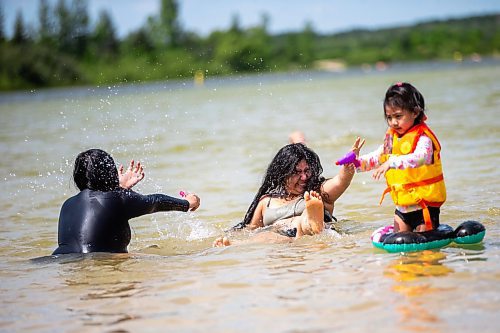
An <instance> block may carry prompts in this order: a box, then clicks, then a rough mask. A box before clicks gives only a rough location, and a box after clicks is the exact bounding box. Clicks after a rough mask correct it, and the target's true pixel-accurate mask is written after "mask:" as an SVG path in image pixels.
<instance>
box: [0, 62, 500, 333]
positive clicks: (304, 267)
mask: <svg viewBox="0 0 500 333" xmlns="http://www.w3.org/2000/svg"><path fill="white" fill-rule="evenodd" d="M498 77H500V67H499V66H498V63H497V62H492V63H490V64H476V65H470V66H448V67H446V66H441V67H440V66H437V67H436V66H422V67H418V68H411V69H405V68H396V69H389V70H388V71H386V72H373V73H363V72H360V71H353V72H348V73H345V74H325V73H301V74H293V73H292V74H287V75H274V76H266V75H261V76H253V77H249V78H245V77H240V78H231V79H225V80H210V79H209V80H208V81H207V83H206V85H205V86H204V87H195V86H193V85H192V83H191V82H179V83H175V84H171V83H157V84H154V85H147V86H126V87H114V86H110V87H94V88H78V89H57V90H46V91H34V92H28V93H24V94H10V95H9V94H7V95H6V94H3V95H1V96H0V99H2V100H1V101H0V116H1V119H2V121H1V123H0V139H1V141H0V155H1V156H2V159H1V160H0V172H1V175H2V176H1V182H2V189H3V191H2V194H1V201H0V223H1V228H0V245H1V247H0V255H1V257H2V262H1V264H0V279H1V286H0V292H1V296H0V301H1V303H2V309H3V311H2V313H1V314H0V330H2V331H6V332H7V331H8V332H13V331H22V332H54V331H68V332H81V331H86V332H93V331H95V332H103V331H109V332H110V331H130V332H137V331H140V332H149V331H151V332H157V331H165V330H168V331H175V332H206V331H208V330H217V331H222V332H259V331H264V330H266V331H269V332H303V331H312V332H332V331H341V332H360V331H368V330H369V331H370V332H415V331H425V332H450V331H456V332H471V331H482V332H495V331H496V330H497V327H498V326H499V324H500V321H499V319H498V311H499V310H500V290H499V287H498V285H499V282H500V261H499V260H498V258H499V256H500V242H499V241H498V239H499V233H500V228H499V224H498V216H499V215H500V206H499V204H498V196H499V192H500V191H499V182H498V179H500V171H499V169H498V168H497V164H498V161H499V157H500V144H499V133H500V117H498V110H499V106H500V84H499V81H498ZM396 81H409V82H412V83H414V84H415V85H416V86H417V87H418V88H419V89H420V90H421V92H422V93H423V95H424V97H425V99H426V102H427V105H428V110H429V111H428V117H429V121H428V123H429V125H430V126H431V127H432V129H433V130H434V131H435V132H436V133H437V135H438V138H439V139H440V140H441V143H442V146H443V152H442V158H443V164H444V173H445V178H446V184H447V188H448V201H447V202H446V204H445V205H444V206H443V208H442V215H441V216H442V221H443V222H445V223H448V224H450V225H452V226H454V227H456V226H457V225H458V224H459V223H460V222H462V221H464V220H467V219H475V220H479V221H481V222H482V223H483V224H484V225H485V226H486V228H487V235H486V238H485V240H484V242H483V243H482V244H479V245H474V246H462V247H458V246H449V247H446V248H443V249H440V250H435V251H428V252H425V253H414V254H388V253H384V252H382V251H380V250H377V249H374V248H373V247H372V245H371V243H370V241H369V236H370V234H371V232H372V231H373V230H374V229H375V228H377V227H380V226H383V225H386V224H389V223H390V221H391V219H392V215H393V211H394V207H393V205H392V204H391V203H390V200H386V201H385V202H384V204H383V205H382V206H378V200H379V198H380V194H381V192H382V191H383V189H384V183H383V182H375V181H373V180H372V179H371V178H370V175H369V174H358V175H356V176H355V178H354V180H353V182H352V185H351V187H350V188H349V189H348V190H347V192H346V193H345V194H344V195H343V196H342V197H341V198H340V199H339V201H338V202H337V204H336V209H335V212H334V214H335V215H336V216H337V218H339V221H340V222H339V225H340V228H341V230H342V234H340V235H338V234H333V233H332V234H323V235H319V236H315V237H305V238H303V239H301V240H299V241H296V242H294V243H292V244H265V245H263V244H253V245H244V246H233V247H228V248H224V249H220V248H216V249H214V248H211V243H212V241H213V239H214V238H215V237H217V236H219V235H222V234H223V231H224V230H225V229H226V228H228V227H230V226H232V225H234V224H236V223H237V222H239V221H240V220H241V218H242V217H243V215H244V213H245V211H246V209H247V207H248V205H249V204H250V202H251V200H252V199H253V195H254V194H255V192H256V191H257V188H258V186H259V183H260V181H261V179H262V176H263V174H264V170H265V168H266V167H267V164H268V163H269V162H270V160H271V158H272V157H273V156H274V154H275V153H276V152H277V150H278V149H279V148H280V147H282V146H283V145H284V144H286V143H287V136H288V134H289V133H290V132H291V131H292V130H296V129H300V130H303V131H304V132H305V133H306V137H307V139H308V144H309V146H311V147H312V148H313V149H314V150H315V151H316V152H317V153H318V154H319V156H320V157H321V159H322V163H323V167H324V170H325V172H324V174H325V176H327V177H328V176H329V177H331V176H334V175H335V174H336V173H337V172H338V167H336V166H335V165H334V163H333V162H334V161H335V160H336V159H337V158H338V157H340V156H342V155H343V154H344V153H345V152H346V151H347V150H348V149H349V147H350V146H351V144H352V142H353V141H354V139H355V137H356V136H363V137H365V138H366V140H367V143H366V145H365V148H364V151H365V152H367V151H369V150H372V149H375V148H376V147H377V145H379V144H380V143H381V140H382V138H383V135H384V132H385V123H384V120H383V112H382V107H381V105H382V100H383V95H384V93H385V90H386V89H387V87H388V86H389V85H390V84H392V83H394V82H396ZM89 148H101V149H104V150H106V151H108V152H110V153H111V154H112V155H113V157H114V158H115V160H116V162H117V163H121V164H126V163H128V160H129V159H131V158H134V159H136V160H140V161H142V162H143V163H144V164H145V166H146V179H145V180H144V181H143V182H142V183H141V184H139V185H138V186H137V191H139V192H141V193H154V192H163V193H167V194H171V195H177V193H178V192H179V190H190V191H194V192H196V193H198V194H199V195H200V197H201V199H202V206H201V208H200V209H199V211H196V212H194V213H188V214H185V213H178V212H168V213H157V214H154V215H149V216H144V217H141V218H138V219H134V220H132V221H131V226H132V228H133V233H132V241H131V244H130V246H129V251H130V253H129V254H122V255H109V254H93V255H88V256H78V255H76V256H68V257H65V258H60V259H58V260H54V259H51V258H50V257H49V258H46V257H45V258H44V256H48V255H50V253H51V252H52V251H53V250H54V249H55V248H56V247H57V244H56V243H57V219H58V214H59V209H60V206H61V204H62V203H63V202H64V200H66V199H67V198H68V197H70V196H72V195H74V194H75V193H76V189H75V187H74V186H73V185H72V183H71V172H72V164H73V161H74V158H75V157H76V155H77V154H78V153H79V152H81V151H83V150H85V149H89ZM35 258H37V259H35Z"/></svg>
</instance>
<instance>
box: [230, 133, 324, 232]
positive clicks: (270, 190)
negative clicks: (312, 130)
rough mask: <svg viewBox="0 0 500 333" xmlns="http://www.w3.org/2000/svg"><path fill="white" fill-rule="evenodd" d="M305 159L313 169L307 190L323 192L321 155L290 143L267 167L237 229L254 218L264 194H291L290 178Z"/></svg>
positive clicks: (276, 196)
mask: <svg viewBox="0 0 500 333" xmlns="http://www.w3.org/2000/svg"><path fill="white" fill-rule="evenodd" d="M302 160H305V161H306V163H307V165H308V166H309V169H310V171H311V177H309V180H308V182H307V185H306V191H311V190H314V191H317V192H318V193H321V184H322V183H323V182H324V181H325V178H324V177H323V176H321V174H322V173H323V167H322V166H321V162H320V160H319V156H318V155H317V154H316V153H315V152H314V151H312V150H311V149H310V148H308V147H307V146H306V145H304V144H302V143H294V144H289V145H286V146H284V147H283V148H281V149H280V150H279V151H278V153H277V154H276V156H274V158H273V160H272V161H271V163H270V164H269V166H268V167H267V171H266V174H265V176H264V179H263V180H262V185H261V186H260V188H259V190H258V191H257V194H256V195H255V198H254V199H253V202H252V204H251V205H250V207H249V208H248V210H247V212H246V214H245V218H244V219H243V221H242V222H240V223H239V224H237V225H236V226H234V228H236V229H240V228H243V227H244V226H246V225H247V224H249V223H250V221H251V220H252V216H253V214H254V212H255V209H256V208H257V205H258V203H259V201H260V199H261V198H262V197H263V196H264V195H268V196H271V197H275V198H284V197H287V196H288V195H289V193H288V191H287V189H286V182H287V180H288V178H289V177H290V176H291V175H293V173H294V172H295V168H296V167H297V164H299V162H300V161H302Z"/></svg>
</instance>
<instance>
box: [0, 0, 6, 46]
mask: <svg viewBox="0 0 500 333" xmlns="http://www.w3.org/2000/svg"><path fill="white" fill-rule="evenodd" d="M4 20H5V18H4V16H3V7H2V4H1V3H0V43H3V42H5V40H6V38H5V30H4V23H5V21H4Z"/></svg>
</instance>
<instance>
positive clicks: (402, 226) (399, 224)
mask: <svg viewBox="0 0 500 333" xmlns="http://www.w3.org/2000/svg"><path fill="white" fill-rule="evenodd" d="M400 231H412V230H410V228H409V227H408V225H407V224H406V223H404V221H403V220H402V219H401V218H400V217H399V216H397V215H394V232H400Z"/></svg>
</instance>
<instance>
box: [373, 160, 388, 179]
mask: <svg viewBox="0 0 500 333" xmlns="http://www.w3.org/2000/svg"><path fill="white" fill-rule="evenodd" d="M387 170H389V161H386V162H385V163H383V164H382V165H381V166H379V167H378V168H376V169H375V171H374V172H373V175H372V177H373V179H375V180H379V179H380V177H381V176H383V175H385V173H386V172H387Z"/></svg>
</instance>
